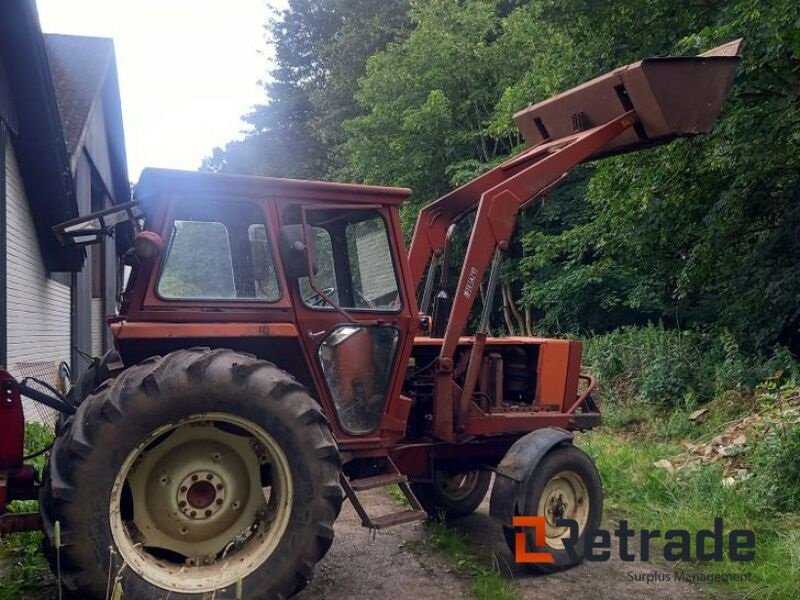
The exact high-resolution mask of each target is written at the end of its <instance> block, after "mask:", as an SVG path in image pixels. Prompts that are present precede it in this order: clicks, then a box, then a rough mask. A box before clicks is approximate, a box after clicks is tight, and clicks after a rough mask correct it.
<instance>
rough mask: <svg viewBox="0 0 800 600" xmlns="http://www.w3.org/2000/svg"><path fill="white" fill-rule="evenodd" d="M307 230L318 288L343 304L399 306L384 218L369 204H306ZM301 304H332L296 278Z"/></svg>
mask: <svg viewBox="0 0 800 600" xmlns="http://www.w3.org/2000/svg"><path fill="white" fill-rule="evenodd" d="M306 218H307V221H308V225H309V229H310V232H311V249H312V251H313V253H314V263H315V266H316V273H315V275H314V283H315V284H316V287H317V289H318V290H320V291H322V292H323V293H324V294H325V295H326V296H328V297H329V298H331V299H332V300H333V301H334V302H336V304H337V305H339V306H341V307H342V308H346V309H355V310H375V311H396V310H399V308H400V293H399V288H398V284H397V274H396V272H395V268H394V262H393V260H392V251H391V246H390V244H389V234H388V230H387V226H386V221H385V220H384V218H383V217H382V216H381V214H380V212H379V211H377V210H374V209H364V210H359V209H312V210H309V211H308V212H307V213H306ZM299 285H300V293H301V295H302V297H303V301H304V302H305V304H306V305H307V306H311V307H312V308H321V309H330V310H332V307H331V306H330V305H329V304H328V303H327V301H325V299H324V298H323V297H321V296H320V294H318V293H317V292H316V291H315V290H314V289H313V288H312V286H311V284H310V282H309V279H308V277H302V278H300V280H299Z"/></svg>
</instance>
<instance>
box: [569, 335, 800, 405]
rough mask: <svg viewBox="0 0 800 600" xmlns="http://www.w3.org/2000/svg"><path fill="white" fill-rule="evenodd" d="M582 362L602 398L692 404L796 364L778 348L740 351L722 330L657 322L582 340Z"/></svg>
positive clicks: (782, 375)
mask: <svg viewBox="0 0 800 600" xmlns="http://www.w3.org/2000/svg"><path fill="white" fill-rule="evenodd" d="M584 360H585V362H586V364H587V366H588V368H589V370H590V371H591V372H592V374H593V375H595V376H596V377H597V378H598V379H599V381H600V383H601V386H602V392H601V393H602V394H603V398H604V399H605V400H608V401H609V402H610V403H611V404H612V405H613V404H614V403H617V404H619V403H623V404H624V403H630V402H643V403H647V404H653V405H658V406H662V407H680V408H684V409H692V408H695V407H696V406H697V405H698V404H701V403H705V402H708V401H710V400H712V399H713V398H715V397H718V396H723V395H724V394H725V392H728V391H737V392H744V391H746V390H750V389H752V388H754V387H755V386H756V385H757V384H758V383H759V382H760V381H764V380H765V379H767V378H769V377H772V376H775V375H776V374H777V376H778V378H779V379H783V380H785V379H788V378H790V377H792V376H794V373H795V372H796V370H797V368H798V363H797V362H796V360H795V359H794V358H793V357H792V356H791V354H789V353H788V352H787V351H786V350H785V349H783V348H777V349H775V350H773V351H772V352H771V353H770V354H769V355H767V356H765V355H760V354H751V355H748V354H746V353H744V352H743V351H742V349H741V348H740V346H739V344H738V343H737V342H736V339H735V338H734V337H733V336H732V335H731V334H730V333H727V332H721V333H705V332H702V331H697V330H688V331H678V330H675V329H667V328H666V327H664V326H663V325H652V324H650V325H647V326H644V327H623V328H621V329H618V330H616V331H612V332H610V333H607V334H604V335H599V336H594V337H591V338H589V339H588V340H587V341H586V346H585V359H584Z"/></svg>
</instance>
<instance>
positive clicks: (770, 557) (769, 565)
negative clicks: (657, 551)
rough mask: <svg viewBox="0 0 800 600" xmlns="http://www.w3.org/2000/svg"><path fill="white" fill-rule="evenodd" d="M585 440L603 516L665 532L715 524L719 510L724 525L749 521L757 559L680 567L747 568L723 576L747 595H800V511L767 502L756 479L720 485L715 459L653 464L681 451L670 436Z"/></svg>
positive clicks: (743, 525)
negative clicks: (733, 577)
mask: <svg viewBox="0 0 800 600" xmlns="http://www.w3.org/2000/svg"><path fill="white" fill-rule="evenodd" d="M667 418H668V417H667ZM651 423H654V421H651ZM653 427H654V431H658V430H659V428H660V427H661V428H663V427H665V425H664V424H663V423H662V424H658V423H654V425H653ZM580 445H581V446H583V448H584V449H585V450H586V451H587V452H589V453H590V454H591V455H592V456H593V457H594V459H595V461H596V463H597V466H598V468H599V470H600V473H601V476H602V478H603V485H604V489H605V494H606V516H607V518H608V519H609V520H610V521H611V522H612V523H613V522H614V521H615V520H619V519H621V518H624V519H627V520H628V523H629V527H631V528H635V529H659V530H660V531H662V532H664V531H665V530H667V529H676V528H680V529H686V530H688V531H690V532H692V533H694V532H697V531H698V530H700V529H710V528H711V526H712V525H713V522H714V518H715V517H722V518H723V520H724V526H725V531H726V533H727V531H729V530H731V529H752V530H753V531H755V532H756V558H755V560H754V561H753V562H746V563H736V562H732V561H729V560H724V561H723V562H704V563H698V562H692V563H689V564H683V565H680V568H685V569H686V570H687V571H688V570H692V569H694V570H698V571H703V572H706V573H742V574H747V573H750V574H752V580H751V581H741V582H734V583H730V584H726V585H729V586H730V587H731V588H733V589H734V590H736V591H737V592H739V593H740V594H742V595H743V596H744V597H745V598H759V599H762V598H763V599H768V600H772V599H775V600H777V599H783V598H786V599H789V598H798V591H797V590H799V589H800V517H798V515H796V514H795V515H792V514H778V513H776V512H774V511H771V510H769V507H767V506H765V503H764V498H763V496H762V495H761V494H760V493H759V489H758V487H757V485H754V484H751V485H747V484H737V485H736V486H732V487H726V486H723V485H722V476H721V474H720V471H719V470H718V469H717V468H716V467H714V466H709V467H701V468H697V469H695V470H693V471H690V472H687V473H678V474H670V473H668V472H667V471H666V470H664V469H658V468H655V467H654V466H653V463H654V462H656V461H658V460H660V459H663V458H669V457H672V456H675V455H676V454H680V453H681V451H682V449H681V448H680V447H679V446H678V445H677V444H675V443H674V442H670V441H653V440H652V439H647V438H646V437H644V436H641V435H636V436H633V435H625V434H620V433H611V432H608V431H600V432H593V433H590V434H588V435H586V436H582V438H581V441H580ZM726 553H727V549H726ZM676 566H677V565H676Z"/></svg>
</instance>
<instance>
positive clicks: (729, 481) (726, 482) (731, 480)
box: [722, 477, 736, 488]
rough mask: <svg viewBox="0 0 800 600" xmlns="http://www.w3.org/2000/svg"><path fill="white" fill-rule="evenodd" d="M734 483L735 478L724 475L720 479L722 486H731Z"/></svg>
mask: <svg viewBox="0 0 800 600" xmlns="http://www.w3.org/2000/svg"><path fill="white" fill-rule="evenodd" d="M735 484H736V479H734V478H733V477H726V478H725V479H723V480H722V487H726V488H729V487H733V486H734V485H735Z"/></svg>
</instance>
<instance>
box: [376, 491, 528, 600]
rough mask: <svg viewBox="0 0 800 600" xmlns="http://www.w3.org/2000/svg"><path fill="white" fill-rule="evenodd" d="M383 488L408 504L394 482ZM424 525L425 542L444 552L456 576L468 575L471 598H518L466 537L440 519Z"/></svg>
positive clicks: (496, 599)
mask: <svg viewBox="0 0 800 600" xmlns="http://www.w3.org/2000/svg"><path fill="white" fill-rule="evenodd" d="M386 490H387V491H388V493H389V496H391V497H392V499H393V500H394V501H395V502H396V503H397V504H398V505H400V506H403V507H409V506H410V504H409V502H408V499H407V498H406V496H405V494H403V491H402V490H401V489H400V488H399V487H398V486H397V485H391V486H388V487H387V488H386ZM425 527H426V529H427V531H428V536H427V539H426V542H427V544H428V545H430V546H431V547H433V548H435V549H436V550H438V551H439V552H441V553H442V554H445V555H446V556H447V557H448V559H449V561H451V562H452V564H453V566H454V568H455V571H456V572H457V573H458V574H459V575H462V576H465V577H469V578H470V582H471V588H470V591H471V594H472V596H473V597H474V598H476V599H477V600H518V599H519V596H518V595H517V593H516V592H515V591H514V589H513V587H512V586H511V584H510V583H509V582H508V581H507V580H506V579H505V578H503V576H502V575H500V573H499V572H498V570H497V568H495V566H494V565H487V564H486V561H485V560H482V559H481V558H480V557H478V556H477V555H476V554H475V553H474V552H472V551H471V550H470V539H469V536H467V535H466V534H464V533H463V532H461V531H459V530H457V529H455V528H453V527H450V526H449V525H448V524H447V523H446V522H445V521H444V520H442V519H434V520H430V521H427V522H426V523H425ZM406 547H408V548H410V549H413V548H415V545H413V544H406Z"/></svg>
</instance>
